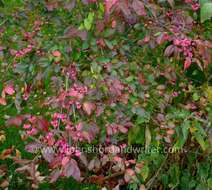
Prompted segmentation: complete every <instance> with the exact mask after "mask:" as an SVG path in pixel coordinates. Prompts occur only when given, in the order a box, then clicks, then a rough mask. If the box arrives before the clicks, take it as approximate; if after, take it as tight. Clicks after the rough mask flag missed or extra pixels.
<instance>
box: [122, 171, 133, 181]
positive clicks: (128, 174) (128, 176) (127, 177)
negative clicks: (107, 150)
mask: <svg viewBox="0 0 212 190" xmlns="http://www.w3.org/2000/svg"><path fill="white" fill-rule="evenodd" d="M134 178H135V172H134V170H132V169H126V171H125V175H124V179H125V181H126V182H127V183H128V182H130V181H131V180H132V179H134Z"/></svg>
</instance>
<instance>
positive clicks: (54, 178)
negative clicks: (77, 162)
mask: <svg viewBox="0 0 212 190" xmlns="http://www.w3.org/2000/svg"><path fill="white" fill-rule="evenodd" d="M60 173H61V172H60V170H59V169H56V170H53V171H52V173H51V174H50V183H54V182H55V181H57V179H58V178H59V177H60Z"/></svg>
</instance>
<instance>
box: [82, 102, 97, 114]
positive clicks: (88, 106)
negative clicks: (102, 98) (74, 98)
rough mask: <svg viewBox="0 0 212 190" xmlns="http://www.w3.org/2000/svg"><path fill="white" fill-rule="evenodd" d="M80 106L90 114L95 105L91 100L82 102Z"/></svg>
mask: <svg viewBox="0 0 212 190" xmlns="http://www.w3.org/2000/svg"><path fill="white" fill-rule="evenodd" d="M82 108H83V110H84V111H85V113H86V114H87V115H91V114H92V112H93V111H94V110H95V109H96V105H95V104H94V103H92V102H84V103H83V105H82Z"/></svg>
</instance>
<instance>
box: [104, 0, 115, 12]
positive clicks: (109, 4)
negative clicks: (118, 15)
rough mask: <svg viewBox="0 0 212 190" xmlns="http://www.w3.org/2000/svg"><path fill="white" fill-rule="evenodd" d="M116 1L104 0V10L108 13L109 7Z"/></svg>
mask: <svg viewBox="0 0 212 190" xmlns="http://www.w3.org/2000/svg"><path fill="white" fill-rule="evenodd" d="M117 2H118V0H105V12H106V14H109V13H110V10H111V8H112V7H113V6H114V5H115V4H116V3H117Z"/></svg>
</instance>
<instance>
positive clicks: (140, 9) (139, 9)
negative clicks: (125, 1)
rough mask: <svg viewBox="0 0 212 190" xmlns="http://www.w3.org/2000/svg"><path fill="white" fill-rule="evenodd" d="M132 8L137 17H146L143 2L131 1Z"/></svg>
mask: <svg viewBox="0 0 212 190" xmlns="http://www.w3.org/2000/svg"><path fill="white" fill-rule="evenodd" d="M132 8H133V9H134V11H135V12H136V14H137V15H139V16H145V15H146V10H145V7H144V3H143V2H141V1H139V0H133V3H132Z"/></svg>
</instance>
